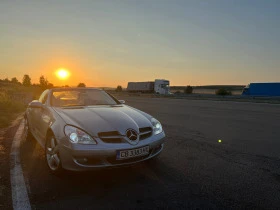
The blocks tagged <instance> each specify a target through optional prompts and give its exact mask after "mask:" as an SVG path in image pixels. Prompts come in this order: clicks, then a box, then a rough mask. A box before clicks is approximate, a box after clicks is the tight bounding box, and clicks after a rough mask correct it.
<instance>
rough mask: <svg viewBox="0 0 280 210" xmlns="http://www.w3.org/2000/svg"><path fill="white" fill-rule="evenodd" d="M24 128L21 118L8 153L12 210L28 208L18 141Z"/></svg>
mask: <svg viewBox="0 0 280 210" xmlns="http://www.w3.org/2000/svg"><path fill="white" fill-rule="evenodd" d="M23 129H24V121H23V120H21V123H20V125H19V128H18V130H17V132H16V134H15V136H14V139H13V142H12V147H11V153H10V164H11V165H10V166H11V168H10V176H11V188H12V201H13V208H14V210H18V209H24V210H30V209H31V206H30V201H29V198H28V193H27V188H26V185H25V181H24V177H23V173H22V167H21V164H20V143H21V141H22V134H23Z"/></svg>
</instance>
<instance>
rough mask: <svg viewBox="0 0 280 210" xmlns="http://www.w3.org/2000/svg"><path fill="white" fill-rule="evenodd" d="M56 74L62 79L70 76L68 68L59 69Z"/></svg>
mask: <svg viewBox="0 0 280 210" xmlns="http://www.w3.org/2000/svg"><path fill="white" fill-rule="evenodd" d="M56 76H57V77H58V78H59V79H62V80H64V79H67V78H68V77H69V71H68V70H66V69H58V70H57V72H56Z"/></svg>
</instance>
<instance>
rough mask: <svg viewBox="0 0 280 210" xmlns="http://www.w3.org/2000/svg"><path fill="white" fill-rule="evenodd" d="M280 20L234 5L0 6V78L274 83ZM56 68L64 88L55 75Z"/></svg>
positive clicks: (71, 0) (271, 9) (269, 9)
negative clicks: (67, 74) (62, 70)
mask: <svg viewBox="0 0 280 210" xmlns="http://www.w3.org/2000/svg"><path fill="white" fill-rule="evenodd" d="M279 12H280V10H279V7H277V6H276V5H274V3H268V2H265V1H263V2H261V1H260V2H258V3H256V4H254V7H252V3H251V2H250V1H241V0H239V1H238V3H236V2H235V1H234V2H230V1H217V2H216V1H214V2H210V3H209V2H208V1H205V2H198V1H176V0H174V1H163V2H162V3H161V4H158V2H157V1H143V2H142V1H139V2H138V1H113V0H112V1H110V0H108V1H81V2H79V3H77V1H75V0H67V1H66V0H65V1H64V0H61V1H53V2H46V1H17V2H14V1H3V2H1V7H0V25H1V38H0V78H1V79H4V78H7V77H8V78H10V79H11V78H12V77H17V78H18V80H20V81H21V80H22V77H23V75H24V74H28V75H30V77H31V79H32V83H39V77H40V76H41V75H44V76H45V77H47V79H48V80H49V82H51V83H53V84H54V85H57V86H60V85H70V86H76V85H77V84H78V83H80V82H83V83H85V84H86V85H87V86H93V87H116V86H117V85H122V86H123V87H126V86H127V83H128V82H129V81H153V80H155V79H167V80H169V81H170V85H171V86H172V85H177V86H181V85H184V86H185V85H193V86H195V85H246V84H248V83H250V82H279V78H280V71H279V66H280V41H279V37H280V28H279V27H276V26H278V25H279V18H278V16H279ZM276 17H277V18H276ZM59 68H66V69H68V70H69V71H70V73H71V76H70V77H69V78H68V80H63V81H61V80H59V79H58V78H57V77H56V76H55V72H56V71H57V69H59Z"/></svg>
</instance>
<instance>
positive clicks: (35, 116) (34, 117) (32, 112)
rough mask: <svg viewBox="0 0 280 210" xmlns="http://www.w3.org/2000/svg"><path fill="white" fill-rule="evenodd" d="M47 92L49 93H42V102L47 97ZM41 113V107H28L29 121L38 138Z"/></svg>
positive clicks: (40, 99)
mask: <svg viewBox="0 0 280 210" xmlns="http://www.w3.org/2000/svg"><path fill="white" fill-rule="evenodd" d="M46 94H47V91H44V92H43V93H42V94H41V96H40V98H39V100H38V101H39V102H41V103H42V100H43V98H44V97H45V95H46ZM40 114H41V108H39V107H32V108H31V107H28V122H29V126H30V129H31V132H32V134H33V135H34V137H35V138H36V139H37V138H38V120H39V116H40Z"/></svg>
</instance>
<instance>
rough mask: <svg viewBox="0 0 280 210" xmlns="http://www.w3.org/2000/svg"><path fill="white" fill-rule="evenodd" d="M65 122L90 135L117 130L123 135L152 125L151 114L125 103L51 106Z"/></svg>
mask: <svg viewBox="0 0 280 210" xmlns="http://www.w3.org/2000/svg"><path fill="white" fill-rule="evenodd" d="M53 109H54V110H55V111H56V112H57V113H58V114H59V115H60V117H61V118H62V119H63V120H64V121H65V123H66V124H69V125H74V126H76V127H79V128H81V129H83V130H85V131H86V132H87V133H89V134H90V135H92V136H97V135H98V133H99V132H108V131H118V132H119V133H120V134H122V135H125V133H126V130H127V129H129V128H132V129H134V130H136V131H137V132H139V128H142V127H152V124H151V122H150V118H151V116H150V115H148V114H146V113H144V112H142V111H140V110H137V109H134V108H131V107H129V106H126V105H119V106H92V107H77V108H76V107H75V108H57V107H54V108H53Z"/></svg>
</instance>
